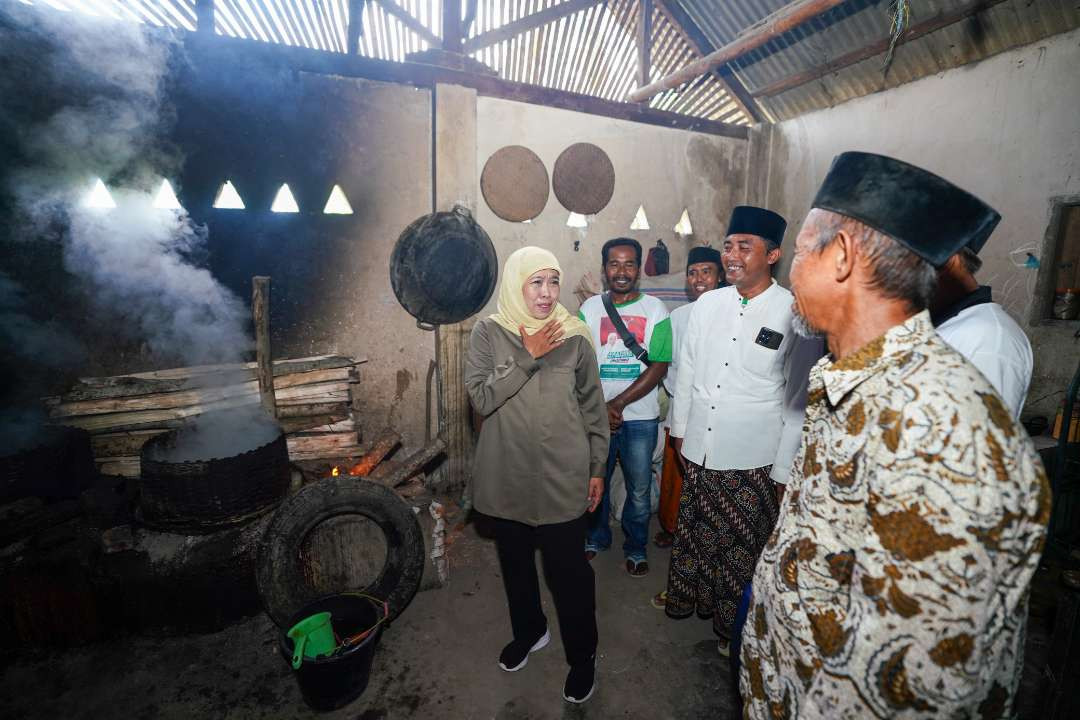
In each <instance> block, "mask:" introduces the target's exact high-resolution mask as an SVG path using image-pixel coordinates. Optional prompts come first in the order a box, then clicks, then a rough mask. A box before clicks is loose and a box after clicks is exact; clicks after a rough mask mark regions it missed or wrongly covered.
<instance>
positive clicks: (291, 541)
mask: <svg viewBox="0 0 1080 720" xmlns="http://www.w3.org/2000/svg"><path fill="white" fill-rule="evenodd" d="M341 515H361V516H363V517H365V518H367V519H368V520H371V521H372V522H374V523H375V524H376V525H378V526H379V528H380V529H381V530H382V532H383V533H384V534H385V536H386V564H385V565H384V566H383V568H382V571H381V572H380V573H379V575H378V577H377V578H376V580H375V581H374V582H373V583H371V584H370V585H369V586H367V587H365V588H355V587H342V588H339V589H338V591H339V592H344V591H359V592H363V593H365V594H368V595H371V596H373V597H376V598H379V599H380V600H385V601H386V602H387V604H388V605H389V609H390V618H391V619H393V618H395V617H397V616H398V614H399V613H401V611H402V610H404V609H405V607H406V606H407V605H408V604H409V601H410V600H412V598H413V595H415V594H416V591H417V588H418V587H419V586H420V579H421V577H422V576H423V574H424V537H423V534H422V533H421V530H420V523H419V522H417V520H416V516H415V515H414V514H413V511H412V508H411V507H410V506H409V505H407V504H406V503H405V501H403V500H402V499H401V498H400V497H398V496H397V495H396V494H395V493H394V492H393V491H392V490H390V489H388V488H385V487H383V486H382V485H377V484H375V483H372V482H368V481H366V480H360V479H358V478H326V479H325V480H320V481H319V482H317V483H314V484H312V485H308V486H307V487H305V488H303V489H302V490H300V492H298V493H296V494H295V495H293V496H292V497H290V498H287V499H286V500H285V501H284V502H283V503H281V505H280V506H279V507H278V508H277V510H276V511H275V512H274V516H273V517H272V518H271V519H270V524H269V526H267V528H266V533H265V534H264V535H263V537H262V541H261V542H260V544H259V550H258V560H257V561H256V566H255V578H256V582H257V583H258V587H259V594H260V595H261V596H262V599H263V604H264V605H265V607H266V612H267V613H268V614H269V615H270V617H271V618H272V619H273V620H274V622H275V623H277V624H278V625H279V626H280V625H281V624H282V623H284V622H286V621H287V620H288V619H289V617H290V616H292V615H293V614H294V613H295V612H297V611H298V610H299V609H300V608H302V607H304V606H305V605H307V604H308V603H310V602H311V601H313V600H315V599H316V598H317V597H318V596H319V595H320V594H325V593H320V592H318V591H317V590H315V589H314V588H312V587H311V585H310V583H309V582H308V580H307V577H306V575H305V573H304V568H303V566H302V562H301V559H300V548H301V547H302V545H303V543H304V540H305V538H306V537H307V535H308V533H310V532H311V531H312V530H313V529H314V528H315V527H316V526H318V525H319V524H320V523H323V522H325V521H327V520H330V519H331V518H335V517H338V516H341Z"/></svg>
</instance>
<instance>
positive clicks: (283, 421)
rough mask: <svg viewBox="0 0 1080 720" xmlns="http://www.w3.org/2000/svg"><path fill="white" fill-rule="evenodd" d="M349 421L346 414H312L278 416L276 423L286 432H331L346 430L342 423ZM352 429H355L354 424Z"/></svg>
mask: <svg viewBox="0 0 1080 720" xmlns="http://www.w3.org/2000/svg"><path fill="white" fill-rule="evenodd" d="M346 422H348V423H351V422H353V421H352V420H349V419H348V416H347V415H312V416H311V417H290V418H278V425H280V426H281V429H282V430H284V431H285V432H286V433H296V432H303V431H305V430H308V431H310V430H317V431H325V432H333V431H335V430H348V429H349V428H348V427H347V426H345V425H344V424H343V423H346ZM352 429H354V430H355V429H356V427H355V425H354V426H353V428H352Z"/></svg>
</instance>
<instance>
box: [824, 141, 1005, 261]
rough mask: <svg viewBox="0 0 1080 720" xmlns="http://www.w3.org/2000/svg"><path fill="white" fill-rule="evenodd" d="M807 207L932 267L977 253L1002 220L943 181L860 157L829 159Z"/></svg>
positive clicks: (882, 160) (881, 158)
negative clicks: (883, 238)
mask: <svg viewBox="0 0 1080 720" xmlns="http://www.w3.org/2000/svg"><path fill="white" fill-rule="evenodd" d="M812 207H816V208H821V209H822V210H831V211H832V212H835V213H839V214H840V215H846V216H847V217H850V218H854V219H856V220H859V221H860V222H863V223H865V224H866V225H869V226H870V227H872V228H874V229H875V230H877V231H878V232H882V233H885V234H886V235H888V236H889V237H891V238H893V239H895V240H896V241H897V242H899V243H900V244H901V245H903V246H904V247H906V248H908V249H909V250H911V251H912V252H914V253H915V254H916V255H918V256H919V257H921V258H923V259H925V260H927V261H928V262H930V263H931V264H932V265H934V266H935V267H940V266H941V265H943V264H945V261H946V260H948V259H949V258H950V257H951V256H952V255H953V254H954V253H956V252H958V251H959V250H960V249H961V248H963V247H964V246H965V245H967V246H968V247H971V248H972V249H973V250H975V251H976V252H978V248H982V246H983V244H984V243H985V242H986V239H987V238H988V237H990V233H992V232H993V231H994V228H995V227H996V226H997V224H998V221H999V220H1001V215H999V214H998V213H997V211H996V210H994V208H992V207H990V206H989V205H987V204H986V203H984V202H983V201H982V200H980V199H979V198H977V197H975V196H974V195H972V194H971V193H969V192H967V191H966V190H961V189H960V188H958V187H957V186H955V185H953V184H952V183H951V182H949V181H948V180H945V179H944V178H941V177H938V176H937V175H935V174H933V173H931V172H927V171H926V170H923V169H922V168H918V167H915V166H914V165H910V164H908V163H906V162H903V161H901V160H896V159H894V158H891V157H885V156H884V155H874V154H872V153H864V152H845V153H840V154H839V155H837V156H836V157H835V158H833V162H832V167H830V168H829V173H828V174H827V175H826V176H825V180H824V181H822V183H821V188H820V189H818V192H817V196H816V197H815V198H814V203H813V206H812Z"/></svg>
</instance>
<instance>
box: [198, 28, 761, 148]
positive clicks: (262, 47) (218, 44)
mask: <svg viewBox="0 0 1080 720" xmlns="http://www.w3.org/2000/svg"><path fill="white" fill-rule="evenodd" d="M185 44H186V45H187V46H188V48H189V50H190V51H191V52H192V53H201V54H203V55H204V58H205V59H206V61H207V62H219V63H222V65H223V66H224V64H226V62H227V58H231V57H234V55H233V53H235V52H236V48H237V47H240V46H242V47H243V49H244V52H245V53H246V54H247V55H248V56H249V57H251V58H253V59H256V60H260V59H261V60H262V61H264V62H267V63H275V64H287V65H288V66H289V67H291V68H294V69H295V70H298V71H300V72H313V73H319V74H329V75H341V76H343V77H362V78H367V79H369V80H376V81H380V82H397V83H406V84H410V85H414V86H417V87H428V88H433V87H435V85H436V84H439V83H442V84H448V85H461V86H464V87H471V88H474V89H475V90H476V92H477V94H479V95H483V96H487V97H498V98H503V99H505V100H514V101H517V102H524V103H531V104H534V105H544V106H547V107H555V108H562V109H564V110H572V111H575V112H583V113H589V114H592V115H601V116H605V117H612V118H616V119H620V120H629V121H631V122H639V123H646V124H649V125H659V126H662V127H670V128H679V129H683V130H691V131H694V132H703V133H709V134H713V135H720V136H724V137H730V138H738V139H741V140H745V139H746V138H747V137H748V132H747V129H746V128H745V127H742V126H739V125H732V124H729V123H725V122H719V121H716V120H709V119H706V118H703V117H691V116H688V115H682V114H678V113H674V112H665V111H663V110H658V109H656V108H651V107H647V106H644V105H637V104H633V103H626V102H617V101H614V100H606V99H604V98H601V97H595V96H593V95H584V94H582V93H580V92H567V91H565V90H555V89H553V88H546V87H537V86H536V85H528V84H525V83H521V82H514V81H510V80H504V79H502V78H499V77H495V76H493V75H487V74H479V73H472V72H467V71H462V70H454V69H451V68H445V67H439V66H437V65H429V64H426V63H414V62H395V61H391V60H381V59H377V58H369V57H364V56H361V55H345V54H339V53H326V52H322V51H319V50H313V49H310V48H305V47H296V46H289V45H283V44H280V45H279V44H269V43H258V42H251V41H248V40H240V39H234V38H229V37H226V36H223V35H208V34H205V33H190V34H188V35H186V36H185Z"/></svg>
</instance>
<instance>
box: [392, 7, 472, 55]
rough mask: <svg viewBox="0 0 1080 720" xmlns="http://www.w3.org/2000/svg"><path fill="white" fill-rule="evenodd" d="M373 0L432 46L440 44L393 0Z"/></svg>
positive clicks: (422, 25)
mask: <svg viewBox="0 0 1080 720" xmlns="http://www.w3.org/2000/svg"><path fill="white" fill-rule="evenodd" d="M375 2H377V3H379V6H380V7H381V8H382V9H383V10H385V11H386V12H387V13H388V14H390V15H393V16H394V17H396V18H397V19H398V20H399V21H401V24H402V25H404V26H405V27H407V28H409V29H410V30H412V31H413V32H414V33H416V34H417V35H419V36H420V37H422V38H424V40H426V41H427V42H428V44H430V45H431V46H432V47H439V45H441V44H442V41H441V40H439V38H438V37H437V36H436V35H435V33H433V32H431V31H430V30H428V29H427V28H426V27H424V24H423V23H421V22H420V21H419V20H417V19H416V18H414V17H413V16H412V15H411V14H409V12H408V11H407V10H405V9H404V8H402V7H401V6H400V5H398V4H397V3H396V2H394V0H375ZM459 9H460V8H459Z"/></svg>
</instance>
